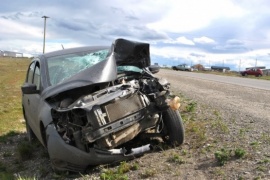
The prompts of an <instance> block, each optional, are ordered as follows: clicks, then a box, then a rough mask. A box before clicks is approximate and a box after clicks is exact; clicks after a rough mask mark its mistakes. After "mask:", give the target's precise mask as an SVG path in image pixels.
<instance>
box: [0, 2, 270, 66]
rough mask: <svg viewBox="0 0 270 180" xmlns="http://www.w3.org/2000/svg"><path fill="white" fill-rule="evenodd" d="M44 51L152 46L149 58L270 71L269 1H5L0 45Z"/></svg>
mask: <svg viewBox="0 0 270 180" xmlns="http://www.w3.org/2000/svg"><path fill="white" fill-rule="evenodd" d="M42 16H48V17H49V18H47V20H46V46H45V52H51V51H55V50H60V49H62V46H63V47H64V48H71V47H79V46H92V45H94V46H96V45H108V46H109V45H111V43H112V42H113V41H114V40H115V39H117V38H125V39H129V40H132V41H141V42H146V43H149V44H150V53H151V61H152V63H158V64H159V65H161V66H163V65H166V66H173V65H177V64H183V63H185V64H189V65H194V64H202V65H204V66H207V67H210V66H226V67H230V68H231V69H232V70H236V71H238V70H244V69H245V68H246V67H252V66H266V68H269V69H270V21H269V20H270V1H269V0H189V1H186V0H112V1H108V0H91V1H89V0H46V1H40V0H23V1H22V0H12V1H8V2H1V5H0V26H1V28H0V50H6V51H15V52H20V53H23V54H24V56H32V55H34V56H35V55H38V54H41V53H42V51H43V37H44V18H42Z"/></svg>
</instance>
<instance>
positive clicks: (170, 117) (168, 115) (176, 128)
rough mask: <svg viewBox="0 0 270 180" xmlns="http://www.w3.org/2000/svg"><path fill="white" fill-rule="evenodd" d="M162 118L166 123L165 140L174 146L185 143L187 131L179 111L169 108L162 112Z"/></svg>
mask: <svg viewBox="0 0 270 180" xmlns="http://www.w3.org/2000/svg"><path fill="white" fill-rule="evenodd" d="M162 119H163V123H164V129H163V140H164V141H165V142H167V143H169V144H170V145H174V146H178V145H181V144H183V142H184V137H185V131H184V125H183V122H182V118H181V115H180V113H179V111H177V110H176V111H174V110H172V109H171V108H169V109H168V110H167V111H165V112H163V113H162Z"/></svg>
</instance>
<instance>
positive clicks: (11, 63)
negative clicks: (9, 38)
mask: <svg viewBox="0 0 270 180" xmlns="http://www.w3.org/2000/svg"><path fill="white" fill-rule="evenodd" d="M29 63H30V59H28V58H6V57H1V58H0V72H1V76H0V96H1V98H0V119H1V121H0V136H2V135H4V134H7V133H8V132H9V131H24V130H25V125H24V123H23V121H22V119H23V115H22V108H21V89H20V87H21V85H22V84H23V82H24V80H25V76H26V71H27V68H28V65H29Z"/></svg>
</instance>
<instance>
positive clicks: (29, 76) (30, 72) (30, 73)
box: [26, 62, 35, 84]
mask: <svg viewBox="0 0 270 180" xmlns="http://www.w3.org/2000/svg"><path fill="white" fill-rule="evenodd" d="M34 69H35V62H32V64H31V65H30V66H29V69H28V73H27V80H26V82H27V83H29V84H32V81H33V76H34Z"/></svg>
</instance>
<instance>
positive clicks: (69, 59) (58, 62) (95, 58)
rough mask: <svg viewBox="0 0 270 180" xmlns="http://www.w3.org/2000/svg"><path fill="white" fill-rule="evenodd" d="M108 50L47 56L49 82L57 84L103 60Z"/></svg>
mask: <svg viewBox="0 0 270 180" xmlns="http://www.w3.org/2000/svg"><path fill="white" fill-rule="evenodd" d="M108 52H109V49H104V50H99V51H95V52H93V51H91V52H79V53H74V54H64V55H60V56H55V57H51V58H48V59H47V63H48V70H49V81H50V84H51V85H55V84H58V83H60V82H62V81H64V80H65V79H68V78H70V77H71V76H74V75H75V74H78V73H79V72H81V71H83V70H85V69H87V68H89V67H92V66H93V65H95V64H97V63H99V62H101V61H103V60H105V59H106V57H107V55H108Z"/></svg>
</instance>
